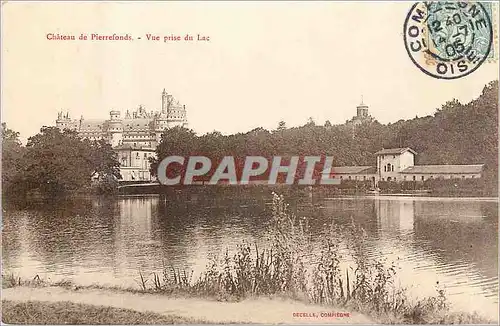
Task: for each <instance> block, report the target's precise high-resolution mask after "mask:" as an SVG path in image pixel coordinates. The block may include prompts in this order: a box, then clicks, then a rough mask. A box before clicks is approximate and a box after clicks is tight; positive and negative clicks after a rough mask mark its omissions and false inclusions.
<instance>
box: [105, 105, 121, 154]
mask: <svg viewBox="0 0 500 326" xmlns="http://www.w3.org/2000/svg"><path fill="white" fill-rule="evenodd" d="M109 115H110V120H109V124H108V132H109V134H110V135H111V137H110V138H111V146H113V147H115V146H118V145H120V144H121V142H122V140H123V124H122V119H121V118H120V111H116V110H113V111H110V112H109Z"/></svg>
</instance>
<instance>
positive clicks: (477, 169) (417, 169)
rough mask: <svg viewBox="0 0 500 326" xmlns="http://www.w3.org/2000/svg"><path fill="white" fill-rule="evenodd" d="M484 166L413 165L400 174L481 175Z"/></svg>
mask: <svg viewBox="0 0 500 326" xmlns="http://www.w3.org/2000/svg"><path fill="white" fill-rule="evenodd" d="M483 166H484V164H474V165H415V166H410V167H409V168H406V169H404V170H403V171H401V173H406V174H408V173H411V174H423V173H425V174H431V173H435V174H462V173H464V174H465V173H481V171H482V170H483Z"/></svg>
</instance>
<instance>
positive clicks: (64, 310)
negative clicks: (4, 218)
mask: <svg viewBox="0 0 500 326" xmlns="http://www.w3.org/2000/svg"><path fill="white" fill-rule="evenodd" d="M2 322H4V323H6V324H21V325H62V324H73V325H161V324H203V323H205V322H204V321H202V320H194V319H189V318H183V317H179V316H175V315H172V316H163V315H159V314H155V313H143V312H138V311H134V310H130V309H118V308H111V307H104V306H92V305H85V304H76V303H72V302H55V303H48V302H39V301H29V302H12V301H7V300H2Z"/></svg>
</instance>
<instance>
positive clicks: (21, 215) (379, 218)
mask: <svg viewBox="0 0 500 326" xmlns="http://www.w3.org/2000/svg"><path fill="white" fill-rule="evenodd" d="M269 208H270V207H269V200H268V198H267V199H266V198H265V197H263V198H251V199H240V200H238V201H234V200H233V199H222V200H221V199H219V200H215V199H214V198H202V197H194V196H193V197H192V198H190V199H189V201H165V200H164V199H161V198H159V197H126V198H120V199H117V200H109V199H107V200H105V199H88V200H84V201H78V202H64V203H60V204H58V205H38V206H33V207H31V208H28V209H24V210H8V211H6V212H4V219H3V222H4V225H3V227H4V229H3V234H2V235H3V248H2V251H3V258H2V259H3V264H4V269H6V270H9V271H12V272H14V273H16V274H18V275H19V276H21V277H25V278H32V277H33V276H34V275H36V274H39V275H40V276H41V277H46V278H47V277H48V278H51V279H58V278H70V279H72V280H73V281H74V282H77V283H82V284H92V283H100V284H104V285H109V284H113V285H122V286H134V285H135V283H134V282H135V281H136V280H138V275H139V271H142V272H143V273H146V274H147V273H148V272H151V271H156V270H159V269H161V268H162V266H163V265H164V264H165V265H166V266H169V265H171V266H175V267H176V268H181V269H183V268H187V269H193V270H195V272H200V271H202V270H203V269H204V267H205V266H206V264H207V263H208V257H209V255H210V254H219V253H221V252H222V251H223V250H224V249H225V248H227V247H229V248H234V247H235V245H236V244H239V243H241V241H242V240H246V241H250V242H252V241H258V242H261V241H265V230H266V227H267V225H268V223H269V214H270V209H269ZM497 208H498V204H497V202H489V201H480V200H470V199H469V200H467V199H435V198H404V197H353V198H337V199H325V200H315V201H314V202H306V203H304V202H302V201H300V200H297V201H292V209H293V210H294V211H295V212H296V214H297V215H300V216H308V217H309V218H310V231H311V232H312V233H313V234H314V235H315V237H314V239H317V240H321V239H322V236H332V235H331V234H327V230H328V226H329V225H330V224H332V223H334V224H340V225H347V224H351V223H354V224H356V225H357V226H360V227H362V228H363V229H364V230H365V232H366V234H367V236H368V241H367V243H366V244H365V247H364V248H363V250H364V254H365V255H367V256H369V257H370V256H371V257H373V258H380V257H385V258H387V259H389V260H393V261H395V262H397V263H398V265H399V266H400V267H401V269H400V270H399V276H400V280H401V282H402V283H403V285H406V286H408V287H410V288H411V289H413V291H414V292H415V293H418V294H423V295H432V294H434V286H435V285H436V282H440V284H444V285H445V286H446V288H447V292H448V293H449V294H450V297H451V299H452V301H453V303H454V304H456V306H457V307H460V309H476V310H480V311H482V312H484V313H486V314H489V315H490V316H492V317H491V318H496V316H497V314H498V308H497V304H498V294H497V292H498V277H497V274H498V260H497V253H498V244H497V241H498V233H497V230H498V213H497ZM415 280H418V284H417V283H416V282H415ZM471 298H473V299H471ZM471 302H473V303H474V304H475V305H473V304H471Z"/></svg>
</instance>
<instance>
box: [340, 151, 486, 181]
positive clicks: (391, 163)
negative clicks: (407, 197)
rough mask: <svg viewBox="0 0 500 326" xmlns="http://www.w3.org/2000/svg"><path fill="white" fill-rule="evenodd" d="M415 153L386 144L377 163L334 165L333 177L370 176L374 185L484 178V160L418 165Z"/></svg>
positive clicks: (379, 152)
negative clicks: (369, 164) (480, 162)
mask: <svg viewBox="0 0 500 326" xmlns="http://www.w3.org/2000/svg"><path fill="white" fill-rule="evenodd" d="M415 155H417V153H416V152H415V151H414V150H413V149H411V148H409V147H404V148H385V149H382V150H380V151H378V152H376V153H375V157H376V162H377V166H337V167H332V174H333V178H340V179H342V180H359V181H366V180H370V181H372V182H373V185H374V186H375V185H376V184H377V183H378V182H379V181H396V182H399V181H425V180H429V179H434V178H436V179H469V178H481V176H482V173H483V168H484V165H483V164H473V165H415V164H414V162H415ZM331 177H332V176H331Z"/></svg>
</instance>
